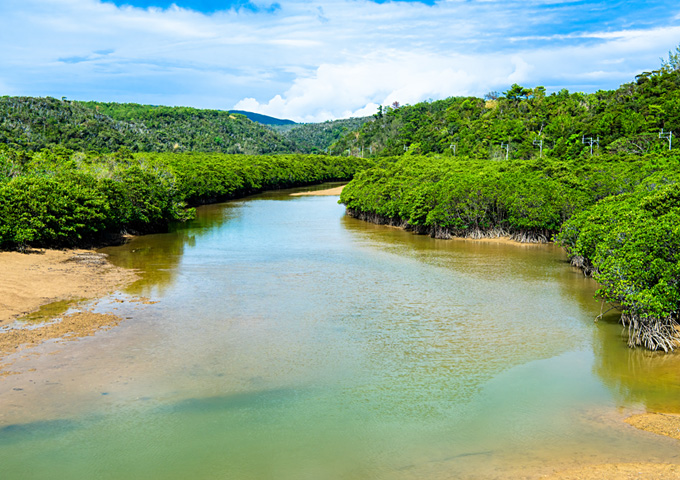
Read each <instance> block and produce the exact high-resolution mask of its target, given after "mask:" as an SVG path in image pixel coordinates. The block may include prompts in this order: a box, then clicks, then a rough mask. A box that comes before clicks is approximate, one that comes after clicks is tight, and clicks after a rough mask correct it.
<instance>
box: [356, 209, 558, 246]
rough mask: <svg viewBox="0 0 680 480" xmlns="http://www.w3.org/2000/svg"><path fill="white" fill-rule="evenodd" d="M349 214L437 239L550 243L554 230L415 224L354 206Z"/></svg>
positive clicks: (359, 218)
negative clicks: (507, 239)
mask: <svg viewBox="0 0 680 480" xmlns="http://www.w3.org/2000/svg"><path fill="white" fill-rule="evenodd" d="M347 216H349V217H352V218H356V219H358V220H363V221H366V222H370V223H375V224H377V225H389V226H392V227H399V228H403V229H404V230H408V231H410V232H413V233H416V234H418V235H429V236H431V237H432V238H437V239H449V238H453V237H460V238H469V239H472V240H479V239H482V238H499V237H510V239H512V240H514V241H516V242H520V243H548V242H549V241H550V238H551V237H552V232H550V231H548V230H541V231H524V230H522V231H509V230H506V229H504V228H502V227H490V228H478V227H473V228H465V229H456V228H448V227H442V226H440V225H413V224H411V223H409V222H408V220H404V219H402V218H398V217H387V216H384V215H379V214H377V213H373V212H363V211H361V210H356V209H353V208H347Z"/></svg>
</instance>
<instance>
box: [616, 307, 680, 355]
mask: <svg viewBox="0 0 680 480" xmlns="http://www.w3.org/2000/svg"><path fill="white" fill-rule="evenodd" d="M621 323H623V325H624V326H625V327H627V328H628V346H629V347H631V348H633V347H637V346H641V347H645V348H648V349H650V350H663V351H664V352H670V351H673V350H674V349H676V348H678V347H679V346H680V325H679V324H678V322H677V320H676V319H675V318H673V317H672V316H668V317H665V318H649V317H647V318H644V319H643V318H640V317H639V316H638V315H636V314H631V313H629V312H624V313H623V314H622V315H621Z"/></svg>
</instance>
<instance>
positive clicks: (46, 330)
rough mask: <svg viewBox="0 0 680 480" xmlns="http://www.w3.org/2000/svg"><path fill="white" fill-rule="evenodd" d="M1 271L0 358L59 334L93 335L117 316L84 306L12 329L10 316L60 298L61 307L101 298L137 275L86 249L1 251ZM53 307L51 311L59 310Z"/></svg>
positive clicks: (22, 314) (11, 317) (51, 303)
mask: <svg viewBox="0 0 680 480" xmlns="http://www.w3.org/2000/svg"><path fill="white" fill-rule="evenodd" d="M0 272H2V273H1V274H0V327H5V328H2V330H0V358H1V357H4V356H6V355H8V354H11V353H13V352H15V351H17V350H18V349H20V348H22V347H23V346H31V345H37V344H39V343H42V342H43V341H46V340H49V339H53V338H61V337H64V336H71V337H78V336H84V335H92V334H93V333H94V332H95V331H96V330H98V329H100V328H103V327H106V326H112V325H115V324H116V323H118V321H119V320H120V319H118V318H117V317H116V316H114V315H105V314H96V313H92V312H87V311H86V312H77V313H73V314H70V315H67V316H64V317H63V319H62V321H60V322H57V323H52V322H50V323H49V324H46V325H45V326H43V327H41V328H34V329H17V328H11V325H12V324H13V323H14V321H15V320H17V319H19V318H21V317H23V316H25V315H28V314H31V313H33V312H36V311H39V309H40V308H41V307H43V306H45V305H53V304H55V302H61V304H60V306H62V310H63V311H65V310H66V309H67V308H68V306H69V303H70V302H74V303H75V302H77V301H80V300H86V299H92V298H98V297H103V296H104V295H106V294H108V293H111V292H113V291H115V290H117V289H119V288H122V287H123V286H125V285H128V284H130V283H132V282H133V281H134V280H135V279H136V278H137V275H136V274H135V273H134V272H133V271H130V270H126V269H123V268H118V267H115V266H113V265H111V264H110V263H109V262H108V261H107V260H106V256H105V255H103V254H99V253H96V252H94V251H91V250H38V251H33V252H32V253H27V254H22V253H18V252H0ZM57 310H58V309H55V312H54V315H53V316H58V315H59V314H60V313H63V312H58V311H57ZM48 319H49V318H47V319H46V320H48ZM8 327H9V328H8Z"/></svg>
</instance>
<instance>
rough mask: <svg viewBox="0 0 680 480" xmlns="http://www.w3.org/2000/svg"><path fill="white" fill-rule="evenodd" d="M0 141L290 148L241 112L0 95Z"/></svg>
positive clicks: (181, 148) (32, 145) (151, 148)
mask: <svg viewBox="0 0 680 480" xmlns="http://www.w3.org/2000/svg"><path fill="white" fill-rule="evenodd" d="M0 143H4V144H7V145H9V146H11V147H13V148H19V149H26V150H32V151H37V150H40V149H42V148H45V147H48V146H54V145H60V146H62V147H66V148H69V149H72V150H78V151H90V150H93V151H98V152H103V153H105V152H112V151H117V150H119V149H120V148H123V147H125V148H128V149H129V150H131V151H133V152H187V151H196V152H222V153H245V154H265V153H288V152H294V151H296V148H295V146H294V145H293V144H292V143H291V142H290V141H288V140H287V139H285V138H283V137H282V136H281V135H279V134H277V133H276V132H274V131H272V130H271V129H269V128H266V127H265V126H263V125H260V124H258V123H255V122H252V121H251V120H249V119H247V118H246V117H244V116H243V115H238V114H232V113H229V112H223V111H219V110H201V109H196V108H189V107H163V106H152V105H138V104H134V103H102V102H77V101H69V100H58V99H56V98H51V97H47V98H35V97H1V98H0Z"/></svg>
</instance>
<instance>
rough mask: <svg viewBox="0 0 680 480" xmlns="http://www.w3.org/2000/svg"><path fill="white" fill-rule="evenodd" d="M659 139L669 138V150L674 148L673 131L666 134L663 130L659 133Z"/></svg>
mask: <svg viewBox="0 0 680 480" xmlns="http://www.w3.org/2000/svg"><path fill="white" fill-rule="evenodd" d="M659 138H667V139H668V150H670V149H672V148H673V131H670V132H664V131H663V128H662V129H661V131H660V132H659Z"/></svg>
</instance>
